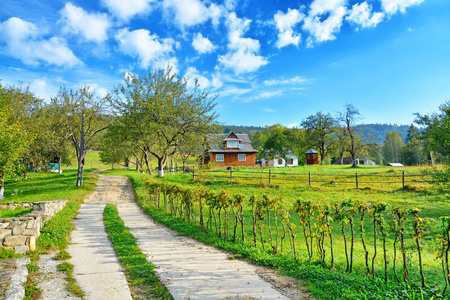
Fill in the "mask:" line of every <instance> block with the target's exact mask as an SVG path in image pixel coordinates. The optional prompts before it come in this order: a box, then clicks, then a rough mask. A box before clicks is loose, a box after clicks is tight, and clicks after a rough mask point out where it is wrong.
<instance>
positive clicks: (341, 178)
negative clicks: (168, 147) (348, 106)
mask: <svg viewBox="0 0 450 300" xmlns="http://www.w3.org/2000/svg"><path fill="white" fill-rule="evenodd" d="M189 171H190V172H192V177H193V180H194V181H195V180H196V179H197V178H199V177H200V176H207V177H209V178H218V179H220V178H222V179H226V180H227V181H228V182H229V183H233V181H234V180H235V179H243V180H255V179H256V180H259V181H260V183H264V182H265V183H268V184H273V183H275V182H277V183H279V182H283V181H284V182H287V181H290V182H295V183H304V184H305V185H306V184H307V185H308V186H310V187H312V186H313V184H314V183H320V184H344V185H353V186H355V187H356V188H357V189H358V188H361V186H362V185H364V184H365V185H367V184H370V185H371V186H373V185H374V184H380V185H383V184H387V185H392V184H395V185H398V186H399V187H400V186H401V187H402V188H403V189H406V187H407V186H408V184H410V183H414V184H417V183H431V182H433V180H432V179H431V177H432V176H433V175H437V174H407V173H405V171H402V173H401V174H392V175H391V174H358V173H357V172H355V173H354V174H313V173H311V172H308V173H275V172H273V171H272V169H269V171H268V172H266V171H264V170H262V171H247V170H233V169H230V170H208V171H201V172H199V171H196V170H195V169H192V170H189ZM376 178H378V179H379V180H377V179H376Z"/></svg>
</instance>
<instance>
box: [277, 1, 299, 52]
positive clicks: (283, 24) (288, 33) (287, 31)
mask: <svg viewBox="0 0 450 300" xmlns="http://www.w3.org/2000/svg"><path fill="white" fill-rule="evenodd" d="M303 17H304V14H302V13H300V12H299V11H298V10H296V9H288V11H287V13H285V14H284V13H283V12H281V11H278V12H277V13H276V14H275V16H274V19H275V23H276V26H277V29H278V40H277V43H276V46H277V47H278V48H282V47H284V46H287V45H290V44H293V45H295V46H298V43H299V42H300V37H301V34H300V33H295V32H294V30H293V27H294V26H295V25H296V24H297V23H299V22H300V21H301V20H302V19H303Z"/></svg>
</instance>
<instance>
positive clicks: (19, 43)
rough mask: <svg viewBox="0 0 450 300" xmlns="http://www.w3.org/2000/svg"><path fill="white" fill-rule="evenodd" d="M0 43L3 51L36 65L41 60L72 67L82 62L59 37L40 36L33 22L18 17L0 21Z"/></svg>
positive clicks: (26, 62)
mask: <svg viewBox="0 0 450 300" xmlns="http://www.w3.org/2000/svg"><path fill="white" fill-rule="evenodd" d="M0 41H2V42H3V43H2V42H0V45H2V44H5V46H4V48H3V47H2V48H3V49H4V52H5V53H7V54H8V55H10V56H12V57H14V58H17V59H19V60H21V61H22V62H23V63H25V64H29V65H37V64H39V63H41V62H45V63H47V64H52V65H56V66H69V67H73V66H76V65H78V64H82V63H81V61H80V60H79V59H78V58H77V57H76V56H75V55H74V54H73V52H72V50H70V49H69V47H68V46H67V43H66V40H65V39H63V38H59V37H51V38H49V39H45V38H42V32H40V31H39V29H38V28H37V26H35V25H34V24H33V23H29V22H26V21H23V20H22V19H19V18H9V19H8V20H6V21H4V22H3V23H0Z"/></svg>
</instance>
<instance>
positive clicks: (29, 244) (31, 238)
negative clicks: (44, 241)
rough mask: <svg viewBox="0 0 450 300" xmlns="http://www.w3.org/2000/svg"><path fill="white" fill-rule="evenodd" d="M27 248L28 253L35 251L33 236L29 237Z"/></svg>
mask: <svg viewBox="0 0 450 300" xmlns="http://www.w3.org/2000/svg"><path fill="white" fill-rule="evenodd" d="M28 246H29V248H30V251H34V250H36V238H35V237H34V236H30V238H29V240H28Z"/></svg>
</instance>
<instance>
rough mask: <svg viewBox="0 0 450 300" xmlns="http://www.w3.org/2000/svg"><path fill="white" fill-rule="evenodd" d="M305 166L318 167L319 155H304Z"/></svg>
mask: <svg viewBox="0 0 450 300" xmlns="http://www.w3.org/2000/svg"><path fill="white" fill-rule="evenodd" d="M306 164H307V165H318V164H319V154H318V153H308V154H306Z"/></svg>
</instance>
